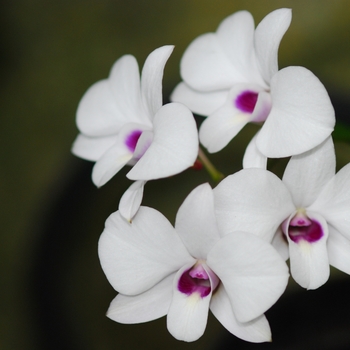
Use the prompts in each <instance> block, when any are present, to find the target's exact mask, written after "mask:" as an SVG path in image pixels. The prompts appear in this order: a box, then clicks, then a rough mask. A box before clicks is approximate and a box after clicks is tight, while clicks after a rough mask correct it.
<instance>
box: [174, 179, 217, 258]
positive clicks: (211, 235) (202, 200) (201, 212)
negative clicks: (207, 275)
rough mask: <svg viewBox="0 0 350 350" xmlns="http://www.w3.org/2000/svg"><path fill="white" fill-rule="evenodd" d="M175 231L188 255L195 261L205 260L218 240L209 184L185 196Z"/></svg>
mask: <svg viewBox="0 0 350 350" xmlns="http://www.w3.org/2000/svg"><path fill="white" fill-rule="evenodd" d="M175 229H176V232H177V233H178V234H179V236H180V238H181V239H182V242H184V244H185V246H186V248H187V250H188V251H189V253H190V254H191V255H192V256H193V257H195V258H196V259H203V260H205V259H206V257H207V254H208V252H209V250H210V249H211V248H212V247H213V245H214V244H215V243H216V242H217V241H218V240H219V239H220V235H219V230H218V227H217V223H216V217H215V213H214V198H213V190H212V189H211V187H210V185H209V184H203V185H200V186H198V187H196V188H195V189H194V190H193V191H192V192H191V193H190V194H189V195H188V196H187V198H186V199H185V201H184V202H183V203H182V205H181V207H180V208H179V211H178V212H177V215H176V221H175Z"/></svg>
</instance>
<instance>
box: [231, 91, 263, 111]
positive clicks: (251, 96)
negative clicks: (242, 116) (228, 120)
mask: <svg viewBox="0 0 350 350" xmlns="http://www.w3.org/2000/svg"><path fill="white" fill-rule="evenodd" d="M257 100H258V93H257V92H254V91H249V90H246V91H243V92H242V93H241V94H240V95H238V96H237V97H236V100H235V101H234V105H235V106H236V107H237V108H238V109H240V110H241V111H242V112H246V113H253V111H254V108H255V105H256V101H257Z"/></svg>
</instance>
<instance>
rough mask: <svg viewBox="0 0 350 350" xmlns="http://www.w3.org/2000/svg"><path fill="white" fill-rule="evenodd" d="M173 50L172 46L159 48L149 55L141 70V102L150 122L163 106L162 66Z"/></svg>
mask: <svg viewBox="0 0 350 350" xmlns="http://www.w3.org/2000/svg"><path fill="white" fill-rule="evenodd" d="M173 50H174V46H172V45H167V46H162V47H159V48H158V49H156V50H154V51H153V52H151V53H150V54H149V56H148V57H147V59H146V61H145V64H144V66H143V69H142V74H141V90H142V100H143V103H144V106H145V108H146V109H147V112H148V115H149V118H150V119H151V120H152V119H153V117H154V115H155V114H156V113H157V112H158V110H159V109H160V107H161V106H162V104H163V94H162V79H163V71H164V66H165V64H166V62H167V60H168V58H169V56H170V55H171V53H172V52H173Z"/></svg>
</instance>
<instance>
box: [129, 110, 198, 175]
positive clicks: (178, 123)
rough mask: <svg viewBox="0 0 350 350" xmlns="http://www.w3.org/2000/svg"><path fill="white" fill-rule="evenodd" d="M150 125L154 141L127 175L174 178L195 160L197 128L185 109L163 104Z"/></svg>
mask: <svg viewBox="0 0 350 350" xmlns="http://www.w3.org/2000/svg"><path fill="white" fill-rule="evenodd" d="M153 123H154V129H153V132H154V137H153V142H152V144H151V145H150V147H149V148H148V150H147V151H146V153H145V154H144V155H143V156H142V158H141V159H140V160H139V161H138V162H137V163H136V164H135V166H134V167H133V168H132V169H131V170H130V171H129V173H128V174H127V177H128V178H129V179H131V180H153V179H159V178H163V177H167V176H171V175H175V174H178V173H180V172H182V171H183V170H185V169H187V168H188V167H190V166H192V165H193V163H194V162H195V160H196V158H197V155H198V134H197V126H196V123H195V120H194V118H193V115H192V113H191V112H190V110H189V109H188V108H187V107H185V106H183V105H181V104H179V103H169V104H167V105H164V106H163V107H162V108H161V109H160V110H159V111H158V113H157V114H156V116H155V117H154V120H153Z"/></svg>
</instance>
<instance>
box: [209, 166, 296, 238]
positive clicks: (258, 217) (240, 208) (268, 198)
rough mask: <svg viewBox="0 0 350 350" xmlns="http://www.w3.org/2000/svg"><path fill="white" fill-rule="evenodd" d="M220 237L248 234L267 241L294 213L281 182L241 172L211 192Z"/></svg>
mask: <svg viewBox="0 0 350 350" xmlns="http://www.w3.org/2000/svg"><path fill="white" fill-rule="evenodd" d="M213 191H214V202H215V209H216V215H217V221H218V226H219V230H220V233H222V234H228V233H231V232H234V231H247V232H252V233H254V234H256V235H260V237H262V238H264V239H266V240H267V241H269V242H270V241H271V240H272V238H273V236H274V234H275V232H276V230H277V228H278V226H279V225H280V224H281V223H282V222H283V220H284V219H286V218H287V217H288V216H289V215H290V213H291V212H293V211H294V210H295V207H294V205H293V202H292V198H291V196H290V194H289V192H288V190H287V188H286V187H285V186H284V184H283V182H282V181H281V180H280V179H279V178H278V177H277V176H276V175H274V174H272V173H270V172H269V171H266V170H263V169H258V168H250V169H243V170H241V171H239V172H237V173H235V174H233V175H230V176H228V177H226V178H225V179H224V180H222V181H221V182H220V183H219V185H217V187H216V188H214V190H213Z"/></svg>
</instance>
